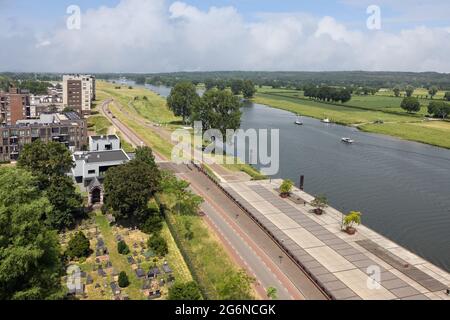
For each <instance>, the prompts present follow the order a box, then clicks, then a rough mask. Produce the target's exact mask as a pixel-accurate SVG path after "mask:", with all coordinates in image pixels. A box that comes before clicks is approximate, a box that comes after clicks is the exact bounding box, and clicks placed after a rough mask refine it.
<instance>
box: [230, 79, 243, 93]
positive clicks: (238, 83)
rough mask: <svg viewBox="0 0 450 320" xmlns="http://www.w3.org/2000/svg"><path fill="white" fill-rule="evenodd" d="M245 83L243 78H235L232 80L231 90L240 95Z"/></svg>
mask: <svg viewBox="0 0 450 320" xmlns="http://www.w3.org/2000/svg"><path fill="white" fill-rule="evenodd" d="M243 86H244V83H243V81H242V80H238V79H237V80H233V81H231V92H232V93H233V94H234V95H235V96H237V95H240V94H241V92H242V89H243Z"/></svg>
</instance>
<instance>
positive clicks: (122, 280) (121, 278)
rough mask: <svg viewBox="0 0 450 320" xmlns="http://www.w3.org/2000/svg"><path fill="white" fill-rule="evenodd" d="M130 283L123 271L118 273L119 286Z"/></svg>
mask: <svg viewBox="0 0 450 320" xmlns="http://www.w3.org/2000/svg"><path fill="white" fill-rule="evenodd" d="M129 285H130V281H129V280H128V276H127V274H126V273H125V271H122V272H121V273H119V287H121V288H126V287H128V286H129Z"/></svg>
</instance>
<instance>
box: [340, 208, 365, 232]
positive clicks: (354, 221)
mask: <svg viewBox="0 0 450 320" xmlns="http://www.w3.org/2000/svg"><path fill="white" fill-rule="evenodd" d="M361 215H362V214H361V212H358V211H350V212H349V214H348V215H346V216H345V218H344V226H345V227H347V228H353V226H354V225H360V224H361Z"/></svg>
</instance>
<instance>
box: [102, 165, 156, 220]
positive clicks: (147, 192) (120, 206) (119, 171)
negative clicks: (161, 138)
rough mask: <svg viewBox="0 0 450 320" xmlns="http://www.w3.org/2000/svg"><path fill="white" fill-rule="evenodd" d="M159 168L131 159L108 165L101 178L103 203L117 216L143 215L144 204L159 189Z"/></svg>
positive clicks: (133, 217)
mask: <svg viewBox="0 0 450 320" xmlns="http://www.w3.org/2000/svg"><path fill="white" fill-rule="evenodd" d="M160 178H161V175H160V172H159V170H158V168H152V167H151V166H149V165H148V164H147V163H145V162H142V161H139V160H133V161H130V162H128V163H127V164H124V165H121V166H117V167H114V168H111V169H109V170H108V171H107V173H106V175H105V180H104V189H105V206H106V208H110V209H112V210H113V215H114V217H115V218H116V219H117V220H127V219H132V220H135V221H138V222H144V221H145V220H146V219H147V214H148V211H147V210H146V209H147V204H148V201H149V200H150V198H151V197H153V196H154V194H155V193H156V192H157V191H158V190H159V183H160Z"/></svg>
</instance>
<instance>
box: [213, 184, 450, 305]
mask: <svg viewBox="0 0 450 320" xmlns="http://www.w3.org/2000/svg"><path fill="white" fill-rule="evenodd" d="M281 182H282V181H281V180H272V181H269V180H264V181H240V182H222V183H221V185H222V187H223V188H224V189H225V190H226V191H227V192H228V193H229V194H230V195H231V196H232V197H234V198H235V200H236V201H238V202H239V203H240V205H241V206H243V207H244V208H245V209H247V211H249V212H250V213H251V214H252V215H253V217H255V218H256V220H258V222H259V223H260V224H261V225H263V226H264V228H265V229H266V230H269V231H270V233H272V235H273V236H274V237H275V238H276V239H277V241H278V242H279V243H280V244H282V246H283V247H284V248H285V249H286V250H287V251H288V252H289V253H290V255H291V256H293V257H294V258H295V259H296V260H297V261H298V262H299V264H300V265H302V266H303V267H304V269H305V270H306V271H307V272H308V273H309V274H310V275H311V276H312V278H314V279H315V280H317V281H318V282H319V283H320V284H321V286H322V287H323V288H325V290H326V291H327V292H328V293H329V294H330V295H331V296H332V297H333V298H335V299H345V300H347V299H349V300H351V299H358V300H359V299H364V300H376V299H383V300H386V299H387V300H393V299H414V300H419V299H421V300H423V299H432V300H441V299H446V300H448V299H450V297H449V296H448V295H447V294H446V293H445V290H446V289H447V288H449V287H450V274H449V273H447V272H445V271H443V270H441V269H439V268H438V267H436V266H434V265H433V264H431V263H429V262H427V261H426V260H424V259H422V258H420V257H419V256H417V255H415V254H413V253H411V252H410V251H408V250H406V249H405V248H403V247H401V246H399V245H397V244H396V243H394V242H392V241H390V240H389V239H387V238H385V237H383V236H382V235H380V234H378V233H376V232H374V231H373V230H371V229H369V228H367V227H365V226H363V225H361V226H359V227H358V232H357V234H356V235H353V236H350V235H348V234H346V233H345V232H342V231H341V221H342V213H340V212H339V211H337V210H335V209H333V208H331V207H330V208H327V209H326V213H325V214H323V215H322V216H317V215H315V214H314V213H311V212H310V211H311V210H312V209H313V208H312V207H311V206H309V205H308V204H307V205H305V204H304V201H303V200H305V201H307V202H310V201H311V200H313V197H312V196H310V195H309V194H307V193H305V192H302V191H300V190H298V189H296V190H295V191H294V195H295V196H296V197H295V198H297V199H301V200H300V201H295V202H294V201H292V200H289V199H282V198H281V197H279V196H278V193H277V191H276V190H275V189H277V188H278V187H279V185H280V184H281ZM371 266H377V267H379V268H380V270H381V274H380V276H381V277H380V281H379V285H378V283H375V285H377V288H376V289H373V287H374V286H372V289H371V288H370V287H371V286H368V281H369V282H370V281H371V279H370V278H369V274H368V272H371V271H370V270H368V267H371ZM372 284H373V282H372Z"/></svg>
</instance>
